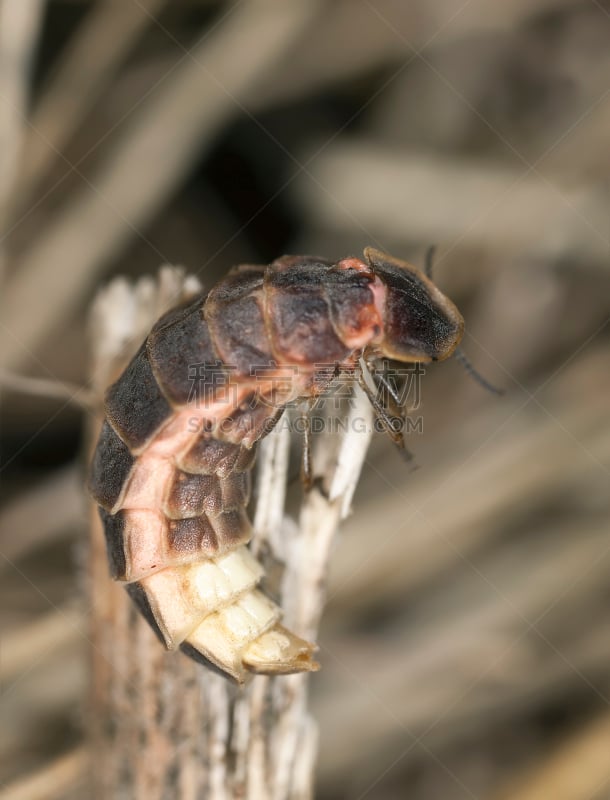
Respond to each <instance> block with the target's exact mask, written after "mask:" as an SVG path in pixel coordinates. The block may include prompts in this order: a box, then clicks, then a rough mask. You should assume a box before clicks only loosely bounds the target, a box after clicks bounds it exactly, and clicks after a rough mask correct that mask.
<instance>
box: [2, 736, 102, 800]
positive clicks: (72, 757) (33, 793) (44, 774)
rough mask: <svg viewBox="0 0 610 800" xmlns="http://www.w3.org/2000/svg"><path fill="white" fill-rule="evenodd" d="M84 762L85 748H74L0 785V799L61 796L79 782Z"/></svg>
mask: <svg viewBox="0 0 610 800" xmlns="http://www.w3.org/2000/svg"><path fill="white" fill-rule="evenodd" d="M87 762H88V756H87V753H86V751H85V748H84V747H79V748H76V749H75V750H72V751H71V752H69V753H66V754H65V755H63V756H61V757H60V758H58V759H56V760H55V761H52V762H50V763H49V764H45V765H44V767H42V768H41V769H39V770H38V771H37V772H35V773H34V774H33V775H29V776H28V777H27V778H21V779H19V780H17V781H15V782H14V783H11V784H9V785H8V786H5V787H4V789H0V800H64V798H66V796H67V793H68V792H70V791H71V790H73V789H74V788H75V787H78V786H80V785H81V784H82V781H83V776H84V774H85V770H86V768H87Z"/></svg>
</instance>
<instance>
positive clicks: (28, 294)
mask: <svg viewBox="0 0 610 800" xmlns="http://www.w3.org/2000/svg"><path fill="white" fill-rule="evenodd" d="M317 5H318V4H317V3H315V2H310V3H308V4H301V3H287V4H285V3H278V2H275V1H274V2H268V0H255V2H252V3H246V4H242V5H239V6H238V7H237V8H236V10H235V11H234V12H233V13H232V14H231V15H230V16H228V17H227V18H226V19H225V20H224V21H223V22H222V24H221V25H219V26H218V27H217V28H216V29H215V30H214V31H213V32H212V33H211V34H210V35H209V36H205V37H204V38H203V39H202V40H201V41H200V43H199V44H198V45H197V46H195V47H194V48H193V50H192V51H190V52H189V53H185V56H184V59H183V61H182V62H181V63H180V64H179V66H178V67H177V68H176V69H175V70H174V71H173V73H172V75H171V76H170V77H169V78H168V80H167V82H165V83H163V84H162V85H161V86H160V88H159V91H158V92H155V93H153V94H152V95H151V96H150V97H149V98H147V100H146V101H145V102H144V103H143V104H142V106H141V107H139V108H138V109H137V111H135V112H134V114H133V117H132V119H131V125H130V128H129V130H128V131H127V132H126V133H125V135H124V136H123V137H122V138H121V140H120V141H119V142H118V143H117V145H116V146H115V147H114V148H113V150H112V152H111V153H109V155H108V159H107V162H106V164H105V166H103V167H102V168H101V171H100V172H99V174H97V175H95V176H93V178H92V179H91V181H90V182H89V183H88V185H87V186H86V187H85V188H84V189H83V190H82V191H81V192H78V193H77V195H76V196H75V197H74V198H73V199H71V201H70V202H69V203H68V206H67V208H66V209H65V211H64V212H63V213H62V214H61V215H60V216H59V219H58V220H57V221H54V222H52V223H51V224H50V225H49V227H48V229H47V230H46V231H44V232H43V233H41V234H40V236H38V238H37V239H36V241H35V242H34V244H33V245H32V246H31V247H30V249H29V250H28V252H27V253H25V254H24V256H23V259H22V260H21V261H20V263H19V269H18V270H16V271H15V273H14V275H13V278H12V280H11V281H10V282H9V283H8V285H7V286H6V290H5V291H4V292H3V296H2V303H1V304H0V312H1V314H2V318H3V324H4V325H5V327H6V329H7V330H9V331H10V332H11V336H10V337H9V336H5V337H3V338H2V339H0V364H1V365H2V366H4V367H14V366H16V365H17V364H18V363H19V362H22V361H23V360H24V359H25V358H26V356H27V354H28V349H32V348H35V347H36V345H37V344H38V343H39V342H40V341H41V340H42V339H43V338H44V336H45V335H46V334H47V333H48V332H49V331H50V330H52V329H53V328H54V326H55V325H56V324H57V322H58V321H60V320H63V319H65V317H66V315H67V314H69V313H70V312H71V311H73V310H74V309H75V308H77V307H78V304H79V302H80V301H82V298H83V296H84V295H85V293H86V292H87V290H88V289H90V288H91V287H92V286H93V285H94V283H95V280H96V275H97V273H98V272H99V271H100V270H101V269H103V268H104V267H105V266H106V265H107V264H108V262H109V260H110V259H111V258H112V257H113V256H115V255H116V253H117V252H118V251H119V250H120V248H121V247H122V246H123V245H124V244H125V243H126V242H127V241H129V239H130V238H131V237H132V236H133V234H134V233H137V232H138V230H139V229H140V228H141V227H142V226H144V225H146V224H147V222H149V221H150V219H151V217H152V216H153V215H154V214H155V213H156V212H157V211H158V210H159V208H160V207H161V206H162V204H163V202H164V201H165V200H166V199H167V198H168V196H169V195H170V194H171V192H172V191H173V190H174V189H175V187H176V186H177V185H178V184H179V183H180V181H181V180H182V179H183V178H184V176H185V175H186V174H188V171H189V169H190V168H191V167H192V164H193V161H194V160H195V159H196V158H198V157H200V155H201V153H202V151H203V149H204V148H205V147H206V146H209V145H211V144H212V142H213V141H214V139H215V137H216V135H217V134H218V132H219V131H220V130H221V129H222V127H223V126H224V125H225V124H226V123H227V121H228V120H229V119H230V118H231V117H233V116H234V115H235V114H236V113H238V112H239V111H240V105H241V104H242V103H244V102H245V101H246V98H247V96H248V93H249V92H250V91H251V90H252V88H253V87H254V86H255V85H256V83H257V82H259V81H261V80H263V79H264V78H265V77H266V76H267V75H268V74H269V71H270V69H271V68H272V67H273V65H274V64H275V63H276V61H277V60H278V59H279V57H280V56H281V55H282V54H283V53H285V52H286V51H287V50H288V49H289V48H290V45H291V44H292V42H293V41H294V39H295V38H296V37H297V36H298V35H300V33H301V32H302V30H303V28H304V26H305V25H306V24H307V23H308V22H309V21H310V20H311V19H312V17H313V15H314V14H315V13H316V9H317ZM253 40H255V41H256V42H257V46H256V47H254V48H253V47H249V46H248V45H249V43H250V42H251V41H253ZM237 53H239V54H240V57H239V58H236V54H237ZM194 98H196V101H194ZM151 164H154V165H155V168H154V169H151ZM90 231H96V235H95V236H91V235H90V234H89V232H90ZM65 263H69V264H70V269H66V270H61V269H49V264H54V265H59V264H65ZM32 297H44V298H45V302H44V303H40V304H39V305H38V306H37V308H36V314H29V315H24V314H23V313H22V309H23V308H25V307H29V305H30V303H31V298H32Z"/></svg>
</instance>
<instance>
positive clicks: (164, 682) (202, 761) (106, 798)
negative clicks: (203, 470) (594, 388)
mask: <svg viewBox="0 0 610 800" xmlns="http://www.w3.org/2000/svg"><path fill="white" fill-rule="evenodd" d="M191 286H192V285H191ZM185 293H188V285H187V284H185V282H184V281H183V277H182V275H181V273H180V271H178V270H174V271H171V270H165V271H164V272H163V273H162V275H161V281H160V285H159V286H158V287H155V286H153V285H152V283H151V282H150V281H145V282H143V283H142V282H141V283H140V284H138V285H136V287H135V288H134V289H133V290H130V289H129V287H128V286H127V285H126V283H125V282H124V281H119V282H115V283H113V284H112V285H111V286H110V287H109V288H108V289H107V290H106V291H105V292H104V293H103V294H101V295H100V296H99V298H98V300H97V302H96V305H95V308H94V310H93V314H92V322H93V330H94V360H93V362H94V363H93V380H94V384H95V388H96V389H97V390H98V391H101V390H102V388H103V387H104V386H105V385H106V384H107V383H108V382H109V380H110V379H111V378H112V376H113V375H115V374H116V371H117V370H118V369H119V368H120V367H121V366H122V365H123V364H124V363H125V360H126V359H127V358H128V356H129V354H130V353H131V352H132V351H133V349H134V345H136V346H137V344H138V343H139V340H140V338H141V337H142V336H143V334H144V332H145V331H146V328H147V327H149V325H150V324H151V323H152V322H153V321H154V319H155V318H156V317H157V316H158V314H159V313H160V311H161V310H162V309H163V307H164V305H166V303H167V300H168V298H172V299H173V300H174V301H175V299H176V298H178V297H179V296H180V295H181V294H185ZM130 322H131V330H129V327H130ZM370 414H371V411H370V408H369V406H368V403H366V401H365V399H364V398H363V397H362V396H361V395H360V393H358V394H357V395H356V397H355V400H354V402H353V403H352V404H351V408H350V410H349V415H350V417H351V419H350V420H348V424H347V425H346V426H345V428H344V430H345V432H344V433H341V434H338V435H335V436H330V435H329V436H324V437H320V440H319V442H318V445H319V447H318V449H317V450H316V451H314V467H316V475H317V476H318V477H319V479H320V480H319V482H318V483H319V485H320V488H315V489H313V490H312V491H311V492H309V493H307V494H306V495H305V496H304V499H303V502H302V507H301V511H300V515H299V524H298V526H297V524H296V523H295V522H294V521H292V520H290V519H288V518H285V517H284V513H283V510H284V500H285V494H286V476H287V468H288V448H289V436H290V434H289V432H288V428H287V427H286V426H283V425H280V426H278V428H277V429H276V431H274V432H273V433H272V434H270V435H269V436H268V437H267V438H266V439H265V440H264V441H263V442H262V444H261V448H260V453H259V461H260V465H259V490H258V498H259V501H258V508H257V510H256V514H255V527H256V532H255V536H254V540H253V542H252V548H253V550H254V551H255V553H257V555H258V556H259V557H260V558H262V559H263V560H264V562H265V563H267V565H268V566H269V567H271V568H273V566H274V565H275V570H273V569H271V570H270V572H271V571H275V572H276V573H277V572H278V571H279V572H280V573H281V575H282V578H281V581H280V582H279V584H280V585H279V588H278V592H277V594H278V595H279V600H280V603H281V604H282V607H283V608H284V609H285V621H286V624H287V625H288V626H290V627H291V628H293V629H295V630H296V631H297V633H299V634H301V635H304V636H306V637H309V638H311V639H315V637H316V633H317V626H318V622H319V619H320V615H321V613H322V607H323V603H324V596H325V581H326V571H327V564H328V559H329V554H330V549H331V546H332V541H333V536H334V533H335V531H336V529H337V525H338V524H339V522H340V520H341V519H342V517H344V516H345V514H346V513H347V510H348V508H349V500H350V498H351V495H352V493H353V490H354V487H355V484H356V481H357V480H358V476H359V473H360V469H361V467H362V463H363V460H364V456H365V453H366V447H367V445H368V436H367V434H365V433H362V432H360V428H361V427H362V426H359V425H354V424H352V423H353V419H354V418H355V417H357V418H358V419H359V420H365V421H366V420H368V421H369V422H370ZM371 428H372V426H371V425H369V426H368V429H369V430H370V429H371ZM92 439H93V437H92ZM91 531H92V540H91V558H90V567H91V573H90V577H91V592H90V594H91V601H92V643H93V650H92V662H93V663H92V667H93V685H92V697H91V703H92V709H91V715H90V721H91V722H90V741H91V744H92V746H93V748H94V752H95V759H94V766H93V772H94V778H93V780H94V796H95V797H96V798H100V800H110V799H112V800H121V799H122V798H129V799H130V800H132V798H135V800H140V798H142V800H144V798H146V800H165V798H172V800H203V798H205V800H231V798H235V797H240V798H242V797H243V798H248V800H305V798H310V797H311V796H312V792H313V788H312V787H313V776H314V767H315V757H316V742H317V731H316V725H315V723H314V721H313V719H312V718H311V717H310V716H309V713H308V710H307V686H308V677H307V676H306V675H291V676H283V677H278V678H274V679H271V678H268V677H265V676H256V677H253V678H252V680H251V681H250V683H249V684H248V685H247V686H246V687H245V688H243V689H238V688H236V687H235V686H233V685H232V684H230V683H229V682H228V681H227V680H225V679H224V678H222V677H220V676H217V675H215V674H213V673H210V672H208V671H206V670H205V669H203V668H202V667H201V666H199V665H197V664H196V663H195V662H193V661H190V660H189V659H187V658H185V657H184V656H183V655H181V654H169V653H166V652H164V651H163V649H162V648H161V647H160V645H159V643H158V641H157V640H156V638H155V636H154V635H153V633H152V631H151V630H150V629H149V627H148V625H147V624H146V623H145V622H144V621H143V620H142V619H141V618H140V616H139V615H138V613H137V612H136V611H135V609H134V608H133V607H132V604H131V602H130V601H129V599H128V597H127V595H126V593H125V592H124V591H123V589H122V587H121V586H119V585H118V584H116V583H113V582H112V581H111V580H110V579H109V577H108V571H107V565H106V553H105V546H104V542H103V534H102V531H101V526H100V523H99V520H98V518H97V511H96V509H94V508H93V507H92V509H91ZM278 567H279V570H278Z"/></svg>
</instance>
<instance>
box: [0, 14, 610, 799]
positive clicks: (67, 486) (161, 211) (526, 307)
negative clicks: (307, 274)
mask: <svg viewBox="0 0 610 800" xmlns="http://www.w3.org/2000/svg"><path fill="white" fill-rule="evenodd" d="M609 132H610V3H609V2H607V0H572V1H571V2H564V1H563V0H529V2H526V0H503V1H502V2H493V1H492V0H428V2H425V1H424V0H414V1H413V2H405V0H326V1H324V0H320V1H318V0H275V1H274V0H241V2H240V1H238V2H234V3H228V2H213V0H209V1H208V0H199V1H198V2H197V1H196V0H191V1H189V0H174V1H173V2H169V0H106V1H105V2H102V1H101V0H100V2H95V3H94V2H85V1H84V0H83V1H82V2H78V1H77V0H72V1H68V0H66V2H61V1H60V0H48V1H47V2H44V1H43V0H0V220H1V224H2V238H1V241H0V260H1V262H0V263H1V269H2V274H1V298H0V368H1V369H2V381H3V383H4V385H5V388H4V390H3V392H2V406H1V411H0V424H1V429H0V447H1V459H2V465H1V468H0V480H1V484H2V491H3V506H2V510H0V554H1V555H2V559H0V569H1V570H2V574H1V576H0V580H1V583H2V597H3V602H2V604H1V606H0V625H1V630H2V643H1V644H2V650H1V653H0V680H1V689H2V694H1V696H0V711H1V716H2V727H1V731H0V752H1V753H2V754H3V764H2V768H1V772H0V781H2V786H4V787H5V788H4V789H0V798H2V800H6V798H9V797H10V798H13V799H14V800H17V798H21V797H27V796H28V795H27V794H18V793H16V789H15V788H14V787H15V783H12V784H11V785H12V786H13V788H12V789H8V788H6V787H7V786H8V785H9V784H10V783H11V782H15V781H17V785H19V781H23V780H25V779H30V780H31V779H32V778H33V777H36V776H39V777H40V780H41V782H42V785H43V786H45V787H47V788H46V789H43V790H42V791H43V793H42V794H34V793H32V790H31V788H30V789H29V790H28V791H30V794H29V797H34V796H35V797H48V798H51V797H57V798H60V797H61V798H63V797H67V798H81V797H83V796H85V795H84V794H83V789H82V784H80V783H79V781H80V777H79V776H80V774H81V763H82V762H81V761H80V760H79V753H80V750H79V747H80V743H81V740H82V733H81V731H82V726H83V707H84V706H83V703H82V698H83V695H84V693H85V689H86V684H87V670H88V661H87V659H88V654H87V636H86V632H87V626H86V619H85V615H86V608H85V603H84V601H83V597H82V570H81V569H80V568H79V563H81V562H82V559H83V553H84V542H85V541H86V516H85V504H84V494H83V490H82V479H83V477H82V476H83V467H82V455H81V453H82V440H83V431H84V427H85V423H86V414H84V412H83V411H82V410H81V409H79V408H78V407H77V406H75V404H73V403H69V402H66V401H65V399H52V398H49V397H32V396H31V395H28V394H24V393H23V392H17V391H15V390H14V389H12V388H10V385H11V384H12V383H14V378H13V377H11V376H14V374H15V373H16V374H19V375H27V376H35V377H37V378H45V379H50V380H58V381H61V382H67V383H70V384H76V385H85V384H86V383H87V380H88V374H89V373H88V369H89V368H88V347H87V340H86V331H87V314H88V308H89V306H90V303H91V300H92V298H93V297H94V295H95V292H96V290H97V289H98V288H99V287H100V286H101V285H103V284H104V283H105V282H107V281H108V280H109V279H110V278H111V277H112V276H114V275H127V276H129V277H131V278H133V277H136V276H141V275H145V274H149V273H150V274H152V273H155V272H156V271H157V269H158V267H159V266H160V265H161V264H162V263H174V264H184V265H185V266H186V267H187V269H188V270H189V271H192V272H195V273H197V274H198V276H199V277H200V279H201V280H202V281H203V282H204V283H205V284H206V285H207V286H210V285H211V284H213V283H214V282H215V281H216V280H217V279H218V278H219V277H220V276H222V275H223V274H224V272H225V271H226V270H227V269H228V268H229V267H230V266H231V265H233V264H236V263H239V262H242V261H257V262H266V261H268V260H270V259H272V258H274V257H275V256H278V255H281V254H283V253H301V252H302V253H319V254H321V255H324V256H328V257H336V258H339V257H342V256H345V255H348V254H353V255H358V254H359V253H360V252H361V250H362V247H363V246H365V245H367V244H372V245H375V246H378V247H381V248H383V249H386V250H388V251H390V252H392V253H394V254H396V255H398V256H401V257H403V258H406V259H408V260H411V261H412V262H414V263H416V264H420V265H421V264H422V262H423V258H424V253H425V251H426V249H427V247H428V246H429V245H431V244H436V245H437V257H436V265H435V278H436V281H437V282H438V284H439V285H440V286H441V288H442V289H443V290H444V291H445V292H446V293H447V294H449V296H450V297H452V298H453V299H454V300H455V301H456V303H457V305H458V306H459V307H460V309H461V310H462V311H463V312H464V316H465V318H466V323H467V335H466V337H465V341H464V349H465V351H466V352H467V354H468V356H469V358H470V359H471V361H472V362H473V363H474V364H475V365H476V366H477V368H478V369H479V370H480V371H481V372H482V373H483V374H484V375H485V376H486V377H487V378H489V379H490V380H492V381H493V382H495V383H496V384H498V385H501V386H502V387H504V388H505V389H506V392H505V394H504V396H502V397H500V398H498V397H495V396H493V395H491V394H488V393H485V392H484V391H483V390H482V389H481V388H480V387H479V386H477V385H476V384H475V383H474V382H473V381H472V380H471V379H470V378H469V377H468V375H467V374H466V373H465V372H464V370H463V369H461V367H460V365H459V364H458V363H456V362H449V363H447V364H443V365H439V366H437V367H436V368H434V369H430V370H428V371H427V374H426V376H425V381H424V385H423V407H422V409H421V410H420V413H422V414H423V419H424V424H423V428H424V429H423V434H421V435H419V434H414V435H412V436H411V438H410V440H409V446H410V448H411V449H412V450H413V451H414V452H415V454H416V460H417V463H418V465H419V469H418V470H416V471H414V472H412V471H409V469H408V468H406V467H405V466H404V465H403V463H402V462H401V460H400V459H399V457H398V456H397V455H396V454H395V453H394V451H393V450H392V449H391V445H390V444H389V443H388V442H386V441H385V439H384V438H383V437H381V436H379V437H377V438H376V439H375V441H374V444H373V447H372V449H371V452H370V454H369V458H368V465H367V468H366V469H365V471H364V473H363V476H362V480H361V485H360V489H359V491H358V493H357V495H356V498H355V503H354V513H353V515H352V517H351V518H350V519H349V520H348V522H347V524H345V526H344V528H343V530H342V532H341V536H340V539H339V541H338V543H337V546H336V551H335V553H334V557H333V562H332V567H331V576H330V583H329V604H328V608H327V613H326V615H325V619H324V623H323V628H322V632H321V637H320V642H321V660H322V663H323V670H322V672H321V673H319V675H317V676H315V678H314V679H313V682H312V689H313V705H314V711H315V714H316V716H317V718H318V719H319V721H320V724H321V747H320V749H321V757H320V768H319V780H318V786H319V788H318V797H319V798H320V799H321V800H331V799H332V800H344V799H345V800H348V799H349V800H352V799H353V800H359V799H360V798H371V799H372V798H375V799H376V800H390V798H409V800H440V799H441V798H442V799H443V800H445V798H447V799H448V800H453V799H454V798H455V800H461V799H462V798H478V799H479V800H543V799H544V800H602V799H603V798H610V709H609V704H610V670H609V663H610V630H609V627H610V626H609V619H610V557H609V550H610V530H609V525H608V520H609V514H608V510H609V506H610V494H609V491H608V488H609V480H608V478H609V464H610V426H609V424H608V412H609V410H610V402H609V399H610V347H609V343H610V327H609V326H608V321H609V319H610V317H609V312H610V271H609V267H610V214H609V210H608V209H609V205H608V201H609V199H610V146H609V144H610V138H609V136H610V134H609ZM44 391H46V390H44V388H43V393H44ZM294 491H295V493H296V492H297V491H298V487H296V486H295V489H294ZM58 776H59V777H58ZM21 785H22V786H23V784H21ZM27 785H29V786H30V787H31V786H32V784H31V783H30V784H27ZM79 787H80V788H79ZM45 792H46V793H45Z"/></svg>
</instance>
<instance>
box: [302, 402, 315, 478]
mask: <svg viewBox="0 0 610 800" xmlns="http://www.w3.org/2000/svg"><path fill="white" fill-rule="evenodd" d="M299 419H300V420H301V426H300V430H301V432H302V435H303V443H302V449H301V483H302V484H303V488H304V489H305V491H306V492H308V491H310V490H311V489H312V487H313V465H312V462H311V425H310V423H309V413H308V411H301V413H300V415H299Z"/></svg>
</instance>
